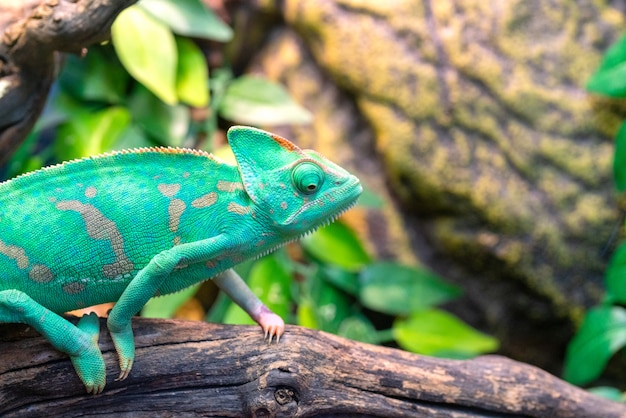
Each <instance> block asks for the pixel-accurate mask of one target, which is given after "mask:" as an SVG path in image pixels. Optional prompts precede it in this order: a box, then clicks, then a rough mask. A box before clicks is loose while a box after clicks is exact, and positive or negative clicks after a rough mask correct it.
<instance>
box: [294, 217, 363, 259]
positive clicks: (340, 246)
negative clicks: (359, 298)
mask: <svg viewBox="0 0 626 418" xmlns="http://www.w3.org/2000/svg"><path fill="white" fill-rule="evenodd" d="M300 242H301V243H302V246H303V247H304V249H305V250H306V251H307V252H308V253H309V254H311V255H312V256H313V257H315V258H317V259H318V260H321V261H322V262H324V263H329V264H334V265H335V266H339V267H342V268H344V269H346V270H349V271H357V270H359V269H361V268H363V267H364V266H365V265H366V264H369V263H370V257H369V255H367V253H366V252H365V249H363V246H362V245H361V241H360V240H359V239H358V238H357V237H356V235H355V234H354V232H352V230H351V229H350V228H348V227H347V226H346V225H344V224H343V223H341V222H335V223H332V224H330V225H328V226H326V227H324V228H320V229H319V230H317V232H315V233H314V234H311V235H308V236H306V237H305V238H303V239H302V240H301V241H300Z"/></svg>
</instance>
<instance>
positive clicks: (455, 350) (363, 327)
mask: <svg viewBox="0 0 626 418" xmlns="http://www.w3.org/2000/svg"><path fill="white" fill-rule="evenodd" d="M247 271H248V272H249V273H246V272H245V271H244V272H243V276H244V277H247V282H248V284H249V285H250V288H251V289H252V290H253V291H254V292H255V293H256V294H257V295H259V296H260V297H261V299H263V300H264V301H265V302H266V303H267V305H268V307H270V309H272V310H273V311H275V312H276V313H278V314H280V315H281V316H282V317H283V318H285V319H286V321H287V322H289V323H293V324H298V325H302V326H306V327H309V328H315V329H319V330H322V331H326V332H331V333H334V334H337V335H341V336H343V337H346V338H351V339H354V340H357V341H363V342H368V343H374V344H381V343H392V342H393V343H396V344H397V345H399V346H400V347H402V348H404V349H405V350H407V351H412V352H416V353H421V354H427V355H433V356H442V357H451V358H469V357H473V356H475V355H477V354H481V353H485V352H491V351H494V350H496V349H497V348H498V341H497V340H495V339H494V338H492V337H490V336H488V335H485V334H483V333H481V332H479V331H477V330H475V329H473V328H471V327H470V326H469V325H467V324H465V323H464V322H462V321H461V320H460V319H458V318H456V317H455V316H453V315H452V314H449V313H447V312H445V311H443V310H441V309H438V308H437V306H438V305H440V304H442V303H444V302H447V301H450V300H453V299H455V298H457V297H458V296H460V294H461V292H460V290H459V289H458V288H457V287H455V286H453V285H451V284H448V283H446V282H444V281H443V280H442V279H441V278H440V277H438V276H436V275H435V274H433V273H432V272H430V271H428V270H427V269H424V268H421V267H410V266H406V265H402V264H398V263H395V262H388V261H385V262H381V261H373V260H371V258H370V256H369V255H368V254H367V252H366V251H365V249H364V248H363V245H362V243H361V242H360V240H359V239H358V238H357V236H356V235H355V234H354V232H353V231H352V230H351V229H350V228H348V227H347V226H346V225H345V224H344V223H342V222H341V221H337V222H335V223H333V224H330V225H328V226H326V227H324V228H321V229H320V230H318V231H317V232H315V233H314V234H311V235H308V236H306V237H305V238H303V239H302V240H301V242H300V244H290V246H289V247H287V248H286V249H281V250H278V251H277V252H275V253H273V254H270V255H268V256H266V257H264V258H262V259H260V260H258V261H256V262H252V263H251V267H250V268H249V269H248V270H247ZM224 305H226V307H224ZM207 319H208V320H210V321H216V322H218V321H224V322H226V323H237V324H241V323H245V324H252V323H253V322H252V320H251V319H250V318H249V317H248V315H246V314H245V313H244V312H243V311H242V310H241V308H239V307H238V306H237V305H235V304H234V303H232V302H230V301H229V300H227V299H226V298H224V299H223V301H221V302H218V303H217V304H216V305H214V307H213V309H212V310H211V311H210V312H209V314H208V317H207ZM385 326H389V327H388V328H386V327H385ZM381 327H382V328H383V329H380V328H381Z"/></svg>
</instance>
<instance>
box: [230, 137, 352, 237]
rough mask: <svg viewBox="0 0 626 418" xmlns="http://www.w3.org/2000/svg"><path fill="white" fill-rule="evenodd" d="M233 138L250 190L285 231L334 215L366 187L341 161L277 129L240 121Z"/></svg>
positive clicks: (304, 228)
mask: <svg viewBox="0 0 626 418" xmlns="http://www.w3.org/2000/svg"><path fill="white" fill-rule="evenodd" d="M228 141H229V143H230V146H231V148H232V150H233V153H234V154H235V158H236V159H237V163H238V166H239V172H240V174H241V178H242V179H243V184H244V188H245V190H246V192H247V194H248V196H250V199H251V200H252V202H253V203H254V205H255V206H256V207H257V208H258V209H259V212H260V213H262V214H264V215H265V216H267V217H269V218H270V220H271V221H273V224H274V225H276V227H277V228H279V229H280V230H281V231H282V232H284V233H286V234H293V235H301V234H302V233H304V232H307V231H310V230H313V229H315V228H317V227H318V226H321V225H323V224H325V223H328V222H330V221H332V220H334V219H335V218H336V217H337V216H339V215H340V214H341V213H343V212H344V211H345V210H347V209H349V208H350V207H351V206H352V205H354V203H356V200H357V199H358V197H359V195H360V194H361V192H362V190H363V189H362V187H361V183H360V182H359V180H358V179H357V178H356V177H355V176H353V175H352V174H350V173H348V172H347V171H346V170H344V169H343V168H341V167H339V166H338V165H337V164H335V163H333V162H332V161H330V160H328V159H327V158H325V157H324V156H322V155H320V154H319V153H317V152H315V151H310V150H301V149H300V148H298V147H297V146H295V145H294V144H292V143H291V142H289V141H288V140H286V139H284V138H282V137H280V136H278V135H274V134H271V133H269V132H265V131H262V130H259V129H255V128H249V127H240V126H235V127H232V128H231V129H230V130H229V131H228Z"/></svg>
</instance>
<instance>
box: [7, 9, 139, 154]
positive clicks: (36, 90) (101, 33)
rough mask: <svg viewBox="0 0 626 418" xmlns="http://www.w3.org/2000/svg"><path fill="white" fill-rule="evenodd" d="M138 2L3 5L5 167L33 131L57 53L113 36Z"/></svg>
mask: <svg viewBox="0 0 626 418" xmlns="http://www.w3.org/2000/svg"><path fill="white" fill-rule="evenodd" d="M136 1H137V0H8V1H3V4H2V5H1V6H0V30H1V31H2V34H3V35H2V38H1V39H0V109H1V111H0V165H1V164H3V163H5V162H6V161H7V160H8V159H9V157H10V156H11V154H12V153H13V151H15V149H16V148H17V147H18V146H19V144H20V143H21V142H22V141H23V140H24V138H25V137H26V136H27V135H28V133H29V132H30V130H31V129H32V127H33V125H34V124H35V121H36V120H37V118H38V117H39V114H40V113H41V111H42V109H43V106H44V104H45V102H46V98H47V96H48V91H49V90H50V86H51V85H52V82H53V81H54V75H55V54H56V53H57V52H71V53H81V52H82V51H83V50H84V48H85V47H87V46H89V45H91V44H93V43H96V42H102V41H103V40H105V39H108V37H109V32H110V28H111V24H112V23H113V21H114V20H115V17H116V16H117V15H118V14H119V13H120V12H121V11H122V10H124V8H126V7H128V6H130V5H131V4H133V3H135V2H136Z"/></svg>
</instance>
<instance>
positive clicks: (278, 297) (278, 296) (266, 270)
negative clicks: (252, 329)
mask: <svg viewBox="0 0 626 418" xmlns="http://www.w3.org/2000/svg"><path fill="white" fill-rule="evenodd" d="M248 286H250V289H252V292H253V293H254V294H255V295H257V296H258V297H259V299H261V300H262V301H263V302H264V303H265V305H266V306H267V307H268V308H269V309H270V310H271V311H272V312H274V313H275V314H276V315H278V316H280V317H281V318H283V319H285V318H287V317H288V315H289V310H290V306H291V292H290V289H291V275H290V274H289V272H287V271H286V270H285V269H284V268H283V266H282V265H281V264H280V263H279V262H278V260H277V258H276V256H274V255H269V256H266V257H263V258H261V259H260V260H258V261H257V262H256V263H255V264H254V266H253V267H252V270H251V271H250V278H249V279H248ZM224 322H225V323H227V324H254V321H253V320H252V319H251V318H250V317H249V316H248V314H246V313H245V312H244V311H243V309H241V308H240V307H239V306H238V305H236V304H232V305H230V306H229V308H228V310H227V311H226V315H225V318H224Z"/></svg>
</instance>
